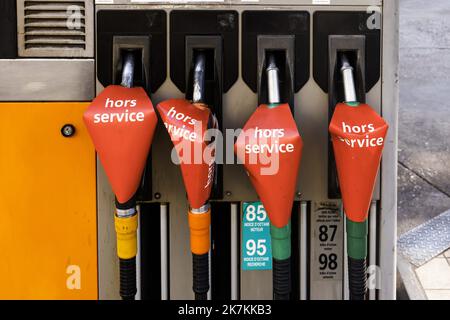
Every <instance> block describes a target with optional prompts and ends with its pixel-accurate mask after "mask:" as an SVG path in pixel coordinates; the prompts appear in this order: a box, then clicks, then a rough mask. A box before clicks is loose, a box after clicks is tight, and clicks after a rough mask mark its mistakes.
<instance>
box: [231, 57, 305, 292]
mask: <svg viewBox="0 0 450 320" xmlns="http://www.w3.org/2000/svg"><path fill="white" fill-rule="evenodd" d="M265 72H266V77H267V92H268V104H261V105H260V106H259V107H258V108H257V109H256V111H255V112H254V114H253V115H252V116H251V117H250V119H249V120H248V122H247V123H246V125H245V126H244V128H243V131H242V132H241V134H240V135H239V137H238V139H237V141H236V144H235V153H236V154H237V156H238V158H239V159H240V160H241V161H242V162H243V164H244V167H245V169H246V170H247V172H248V174H249V177H250V180H251V182H252V184H253V186H254V188H255V189H256V192H257V194H258V195H259V197H260V199H261V201H262V203H263V205H264V208H265V209H266V211H267V213H268V215H269V218H270V221H271V229H270V233H271V238H272V256H273V297H274V299H275V300H288V299H289V295H290V291H291V263H290V257H291V224H290V217H291V211H292V205H293V202H294V193H295V188H296V182H297V175H298V170H299V166H300V160H301V155H302V147H303V142H302V139H301V137H300V134H299V132H298V130H297V126H296V123H295V120H294V118H293V115H292V112H291V109H290V106H289V104H288V103H282V102H281V98H280V89H279V69H278V67H277V63H276V59H275V56H274V54H273V53H269V52H266V69H265Z"/></svg>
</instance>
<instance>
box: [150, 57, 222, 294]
mask: <svg viewBox="0 0 450 320" xmlns="http://www.w3.org/2000/svg"><path fill="white" fill-rule="evenodd" d="M208 67H209V64H208V63H207V55H206V51H205V50H203V49H198V50H196V51H195V52H193V69H192V70H191V71H190V77H191V78H190V79H189V80H190V81H189V85H192V87H191V88H188V90H187V91H188V92H190V91H191V90H192V97H190V96H189V94H188V97H187V98H186V99H170V100H167V101H163V102H161V103H160V104H159V105H158V106H157V108H158V110H159V113H160V115H161V118H162V120H163V121H164V123H165V124H166V127H168V126H169V125H170V126H173V127H176V128H180V130H181V132H184V134H182V135H181V136H177V135H176V134H175V132H176V131H177V130H171V131H169V132H168V133H169V135H170V136H171V140H172V142H173V143H174V144H175V146H178V145H180V144H183V148H186V147H188V148H191V149H190V150H193V152H190V153H189V156H187V155H186V154H182V155H181V154H180V153H179V154H178V156H179V157H180V159H183V160H182V161H180V162H181V164H180V168H181V173H182V176H183V182H184V186H185V188H186V193H187V197H188V201H189V211H188V221H189V228H190V247H191V253H192V267H193V270H192V271H193V272H192V273H193V282H192V288H193V291H194V293H195V299H196V300H206V299H207V297H208V291H209V287H210V286H209V251H210V226H211V207H210V204H209V198H210V195H211V190H212V186H213V184H214V177H215V171H216V170H215V168H216V164H215V143H214V142H212V141H211V142H209V141H206V140H207V139H206V137H205V136H206V135H207V134H208V132H207V129H209V128H217V127H218V123H217V120H216V118H215V116H214V115H213V113H212V110H211V109H212V108H211V106H209V105H207V102H208V101H207V100H208V97H207V92H206V91H207V87H206V80H207V79H206V76H207V70H206V69H207V68H208ZM178 115H183V117H184V118H185V119H186V120H185V121H183V122H182V123H180V121H179V118H178ZM197 151H199V153H198V155H199V156H200V157H201V159H202V162H201V163H198V160H196V159H198V158H197V156H196V155H194V153H195V152H197ZM200 151H201V153H200ZM205 155H206V156H205Z"/></svg>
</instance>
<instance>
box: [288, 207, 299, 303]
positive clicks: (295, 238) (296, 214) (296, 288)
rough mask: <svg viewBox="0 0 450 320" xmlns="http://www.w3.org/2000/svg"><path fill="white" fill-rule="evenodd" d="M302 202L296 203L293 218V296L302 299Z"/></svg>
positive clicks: (294, 298) (292, 297) (292, 298)
mask: <svg viewBox="0 0 450 320" xmlns="http://www.w3.org/2000/svg"><path fill="white" fill-rule="evenodd" d="M299 218H300V202H295V203H294V206H293V208H292V217H291V296H290V300H299V299H300V271H299V270H300V234H299V226H300V219H299Z"/></svg>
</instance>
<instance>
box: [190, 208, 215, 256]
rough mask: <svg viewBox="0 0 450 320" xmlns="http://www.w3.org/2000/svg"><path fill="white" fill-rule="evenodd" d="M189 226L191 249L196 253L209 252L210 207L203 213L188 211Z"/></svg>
mask: <svg viewBox="0 0 450 320" xmlns="http://www.w3.org/2000/svg"><path fill="white" fill-rule="evenodd" d="M188 219H189V228H190V231H191V251H192V253H194V254H197V255H203V254H206V253H208V252H209V248H210V235H209V228H210V225H211V209H209V210H208V211H207V212H205V213H192V212H190V211H189V216H188Z"/></svg>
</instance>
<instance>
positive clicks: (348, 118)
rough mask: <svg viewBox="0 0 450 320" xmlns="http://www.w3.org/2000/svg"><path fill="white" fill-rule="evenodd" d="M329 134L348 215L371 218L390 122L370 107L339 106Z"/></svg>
mask: <svg viewBox="0 0 450 320" xmlns="http://www.w3.org/2000/svg"><path fill="white" fill-rule="evenodd" d="M329 130H330V134H331V139H332V142H333V149H334V156H335V159H336V167H337V171H338V177H339V185H340V188H341V193H342V201H343V203H344V210H345V214H346V215H347V217H348V218H349V219H350V220H351V221H353V222H364V221H365V220H366V219H367V217H368V211H369V207H370V201H371V199H372V194H373V189H374V186H375V179H376V177H377V173H378V168H379V166H380V160H381V155H382V152H383V148H384V142H385V138H386V134H387V130H388V125H387V124H386V122H385V121H384V120H383V118H381V117H380V116H379V115H378V114H377V113H376V112H375V111H374V110H373V109H372V108H371V107H370V106H368V105H367V104H361V105H359V106H356V107H354V106H349V105H347V104H345V103H340V104H338V105H337V106H336V108H335V111H334V115H333V118H332V119H331V122H330V128H329Z"/></svg>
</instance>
